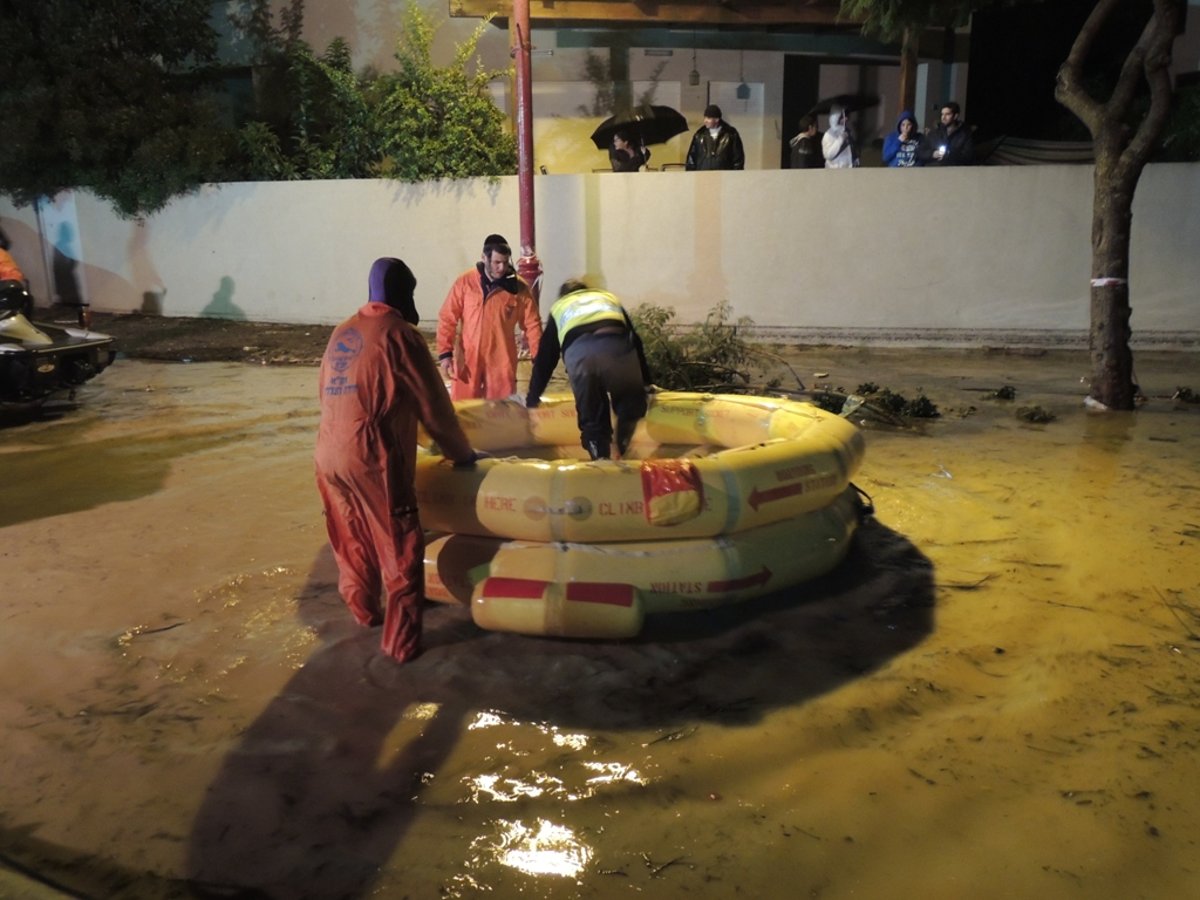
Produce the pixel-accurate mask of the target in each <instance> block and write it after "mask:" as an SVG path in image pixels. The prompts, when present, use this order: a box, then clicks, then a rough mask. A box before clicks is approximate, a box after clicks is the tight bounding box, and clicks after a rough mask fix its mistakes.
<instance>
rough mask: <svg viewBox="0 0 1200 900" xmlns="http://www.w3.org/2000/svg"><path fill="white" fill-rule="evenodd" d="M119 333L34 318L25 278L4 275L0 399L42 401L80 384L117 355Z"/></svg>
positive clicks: (0, 306)
mask: <svg viewBox="0 0 1200 900" xmlns="http://www.w3.org/2000/svg"><path fill="white" fill-rule="evenodd" d="M114 340H115V339H114V338H112V337H111V336H109V335H107V334H100V333H99V332H97V331H91V330H90V329H87V328H72V327H68V326H63V325H56V324H51V323H48V322H40V321H39V322H35V321H34V320H33V298H32V297H31V296H30V295H29V291H28V290H27V289H26V287H25V285H24V283H23V282H20V281H0V403H4V404H24V405H28V404H39V403H42V402H43V401H45V400H46V399H47V398H48V397H49V396H50V395H52V394H55V393H58V392H60V391H67V392H68V393H69V395H70V396H71V397H72V398H74V395H75V389H76V388H77V387H79V386H80V385H81V384H84V383H85V382H87V381H90V380H91V379H92V378H95V377H96V376H97V375H99V374H100V373H101V372H103V371H104V370H105V369H106V368H107V367H108V366H109V365H110V364H111V363H112V361H113V360H114V359H115V358H116V355H117V351H116V349H115V347H114Z"/></svg>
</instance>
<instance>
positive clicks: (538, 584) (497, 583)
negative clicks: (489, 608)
mask: <svg viewBox="0 0 1200 900" xmlns="http://www.w3.org/2000/svg"><path fill="white" fill-rule="evenodd" d="M548 584H550V582H548V581H535V580H534V579H532V578H485V579H484V581H483V594H482V596H483V597H484V598H485V599H487V600H503V599H505V598H509V599H512V600H540V599H541V597H542V594H544V593H545V592H546V586H547V585H548Z"/></svg>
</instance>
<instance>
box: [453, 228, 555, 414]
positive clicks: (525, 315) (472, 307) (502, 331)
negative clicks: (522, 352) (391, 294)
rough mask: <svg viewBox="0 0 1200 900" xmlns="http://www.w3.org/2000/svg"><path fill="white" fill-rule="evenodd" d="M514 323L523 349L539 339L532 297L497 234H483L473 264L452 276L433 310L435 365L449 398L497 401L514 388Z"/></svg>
mask: <svg viewBox="0 0 1200 900" xmlns="http://www.w3.org/2000/svg"><path fill="white" fill-rule="evenodd" d="M517 328H520V329H521V332H522V333H523V334H524V336H525V341H526V343H528V345H529V353H530V355H531V356H536V355H537V351H538V342H539V341H540V340H541V339H542V323H541V319H540V318H539V317H538V306H537V300H535V299H534V297H533V294H532V292H531V291H530V290H529V285H527V284H526V283H525V282H524V281H523V280H522V279H521V277H520V276H519V275H517V273H516V270H514V269H513V267H512V250H511V249H510V248H509V246H508V241H506V240H505V239H504V238H503V236H501V235H499V234H489V235H488V236H487V237H486V238H485V239H484V241H483V256H482V258H481V259H480V261H479V262H477V263H476V264H475V266H474V268H471V269H468V270H467V271H466V272H464V273H463V274H462V275H460V276H458V278H457V279H455V281H454V284H452V285H451V286H450V292H449V293H448V294H447V295H446V299H445V301H444V302H443V303H442V308H441V311H440V312H439V313H438V325H437V355H438V364H439V365H440V366H441V367H442V371H443V372H444V373H445V375H446V377H447V378H448V379H449V380H450V396H451V397H452V398H454V399H455V400H467V399H471V398H473V397H483V398H486V399H488V400H503V399H506V398H508V397H511V396H512V395H513V394H515V393H516V390H517V341H516V338H515V336H514V334H515V331H516V329H517Z"/></svg>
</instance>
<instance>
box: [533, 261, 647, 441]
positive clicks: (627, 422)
mask: <svg viewBox="0 0 1200 900" xmlns="http://www.w3.org/2000/svg"><path fill="white" fill-rule="evenodd" d="M560 355H561V356H562V359H563V362H564V363H565V364H566V367H567V378H568V379H569V380H570V382H571V391H572V393H574V394H575V416H576V421H577V422H578V424H579V436H580V441H579V442H580V443H581V444H582V445H583V449H584V450H586V451H587V452H588V455H589V456H591V458H592V459H609V458H610V454H611V452H612V438H613V429H612V413H613V412H616V414H617V452H618V453H620V454H621V455H622V456H624V454H625V451H626V450H627V449H628V448H629V441H630V440H631V439H632V438H633V432H634V429H635V428H637V423H638V420H639V419H641V418H642V417H643V416H644V415H646V386H647V385H648V384H650V370H649V369H648V368H647V366H646V353H645V351H644V350H643V348H642V339H641V338H640V337H638V333H637V331H635V330H634V327H633V320H631V319H630V318H629V313H627V312H626V311H625V307H624V306H622V305H621V301H620V300H618V299H617V298H616V297H615V296H613V295H612V294H610V293H609V292H608V291H599V290H593V289H591V288H589V287H588V286H587V285H586V284H585V283H584V282H582V281H577V280H574V279H572V280H570V281H566V282H564V283H563V286H562V287H561V288H560V289H559V292H558V299H557V300H556V301H555V302H554V305H553V306H552V307H550V315H549V316H547V318H546V327H545V328H544V329H542V343H541V346H540V347H538V353H537V356H536V357H535V358H534V361H533V372H532V374H531V375H530V377H529V393H528V395H527V396H526V398H525V405H526V406H527V407H529V408H530V409H535V408H537V406H538V404H540V403H541V401H542V392H543V391H544V390H545V389H546V385H547V384H548V383H549V381H550V376H551V375H552V374H554V368H555V366H557V365H558V358H559V356H560ZM609 398H611V400H612V403H611V408H610V404H609Z"/></svg>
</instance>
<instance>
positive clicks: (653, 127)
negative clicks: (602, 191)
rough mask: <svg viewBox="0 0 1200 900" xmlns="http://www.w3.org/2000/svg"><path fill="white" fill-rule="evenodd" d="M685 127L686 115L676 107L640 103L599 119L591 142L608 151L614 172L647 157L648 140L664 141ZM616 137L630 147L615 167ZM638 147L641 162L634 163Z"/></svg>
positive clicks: (628, 168) (633, 167)
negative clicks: (629, 108)
mask: <svg viewBox="0 0 1200 900" xmlns="http://www.w3.org/2000/svg"><path fill="white" fill-rule="evenodd" d="M687 130H688V124H687V119H685V118H684V117H683V115H682V114H681V113H679V112H678V111H677V110H674V109H672V108H671V107H669V106H649V105H646V104H643V105H642V106H639V107H637V108H636V109H633V110H626V111H625V112H622V113H618V114H617V115H614V116H609V117H608V118H607V119H605V120H604V121H603V122H601V123H600V124H599V125H598V126H597V127H596V130H595V131H593V132H592V143H593V144H595V145H596V149H597V150H604V151H607V152H608V156H609V161H610V162H611V163H612V167H613V171H614V172H636V171H637V170H638V169H639V168H640V167H641V166H642V165H644V164H645V161H646V160H648V159H649V158H650V151H649V150H647V149H646V145H647V144H665V143H666V142H667V141H669V140H670V139H671V138H673V137H674V136H675V135H677V134H683V133H684V132H685V131H687ZM618 137H619V138H620V139H621V140H622V141H623V142H624V143H626V144H628V145H629V146H628V150H629V151H631V156H630V158H628V159H621V160H620V162H621V168H618V167H617V162H618V161H617V160H616V159H615V158H614V157H615V155H616V151H617V143H616V142H617V138H618ZM639 151H640V152H641V155H642V162H641V163H639V164H637V165H634V162H635V161H636V158H637V155H638V152H639ZM621 155H622V156H624V155H625V154H624V153H622V154H621Z"/></svg>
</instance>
